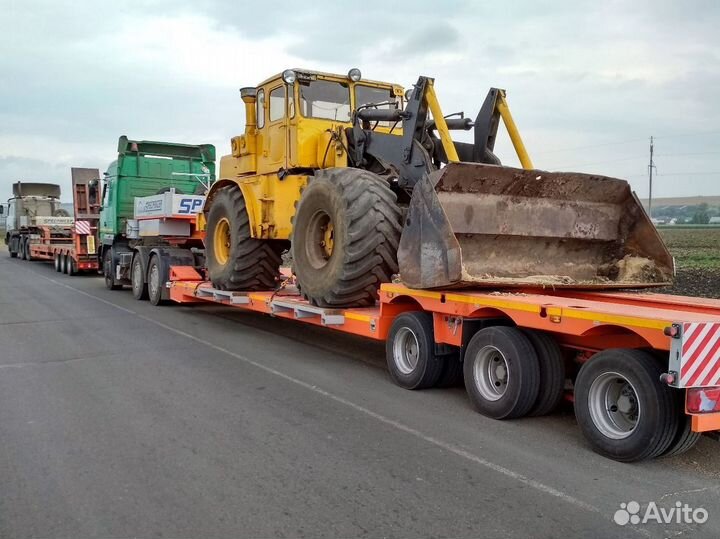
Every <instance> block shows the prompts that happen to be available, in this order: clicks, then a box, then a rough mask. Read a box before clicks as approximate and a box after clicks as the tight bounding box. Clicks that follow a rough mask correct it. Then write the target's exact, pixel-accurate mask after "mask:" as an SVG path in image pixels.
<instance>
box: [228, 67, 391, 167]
mask: <svg viewBox="0 0 720 539" xmlns="http://www.w3.org/2000/svg"><path fill="white" fill-rule="evenodd" d="M240 95H241V97H242V99H243V101H244V102H245V116H246V127H245V134H243V135H240V136H238V137H235V138H233V139H232V156H228V158H229V159H228V160H227V162H226V163H225V164H224V165H221V167H223V168H227V166H230V168H231V169H232V172H233V174H232V175H244V174H270V173H278V172H279V173H280V174H283V173H284V171H289V170H297V169H323V168H331V167H336V166H347V161H346V160H347V152H345V151H343V145H346V142H345V138H344V136H343V134H342V131H343V130H344V129H346V128H349V127H351V125H352V121H353V114H354V113H355V112H356V111H357V110H362V109H364V108H377V109H402V107H403V88H402V87H401V86H399V85H396V84H391V83H386V82H377V81H370V80H363V79H362V76H361V73H360V70H359V69H351V70H350V71H349V72H348V74H347V75H333V74H327V73H318V72H314V71H306V70H300V69H286V70H285V71H283V72H282V73H280V74H277V75H275V76H274V77H271V78H269V79H267V80H266V81H264V82H262V83H261V84H259V85H258V86H257V87H253V88H242V89H241V90H240ZM372 127H373V128H374V129H378V130H379V131H384V132H390V131H393V132H394V133H397V134H400V133H401V132H402V130H401V129H400V126H399V125H398V122H387V121H383V122H375V125H373V126H372Z"/></svg>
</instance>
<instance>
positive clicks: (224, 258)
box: [205, 185, 286, 290]
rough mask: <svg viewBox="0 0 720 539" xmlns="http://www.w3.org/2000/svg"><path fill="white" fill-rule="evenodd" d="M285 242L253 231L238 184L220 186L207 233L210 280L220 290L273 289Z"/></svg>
mask: <svg viewBox="0 0 720 539" xmlns="http://www.w3.org/2000/svg"><path fill="white" fill-rule="evenodd" d="M285 243H286V242H281V241H277V240H262V239H257V238H253V237H252V236H251V235H250V220H249V217H248V211H247V207H246V205H245V199H244V198H243V195H242V192H241V191H240V188H239V187H238V186H237V185H230V186H226V187H222V188H220V189H219V190H218V191H217V193H216V194H215V197H214V198H213V199H212V203H211V204H210V211H209V212H208V214H207V234H206V237H205V245H206V254H207V267H208V273H209V274H210V280H211V281H212V283H213V286H214V287H215V288H219V289H220V290H268V289H270V290H272V289H273V288H275V287H276V286H277V285H278V283H279V282H280V264H281V263H282V259H281V254H282V251H283V249H284V246H285Z"/></svg>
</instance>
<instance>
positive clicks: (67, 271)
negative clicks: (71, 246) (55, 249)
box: [60, 253, 70, 275]
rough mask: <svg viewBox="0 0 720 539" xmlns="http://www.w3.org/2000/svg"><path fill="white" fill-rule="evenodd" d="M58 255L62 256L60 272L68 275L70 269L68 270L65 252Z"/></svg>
mask: <svg viewBox="0 0 720 539" xmlns="http://www.w3.org/2000/svg"><path fill="white" fill-rule="evenodd" d="M60 256H62V272H63V273H64V274H65V275H70V271H69V270H70V268H69V266H68V255H67V253H64V254H62V255H60Z"/></svg>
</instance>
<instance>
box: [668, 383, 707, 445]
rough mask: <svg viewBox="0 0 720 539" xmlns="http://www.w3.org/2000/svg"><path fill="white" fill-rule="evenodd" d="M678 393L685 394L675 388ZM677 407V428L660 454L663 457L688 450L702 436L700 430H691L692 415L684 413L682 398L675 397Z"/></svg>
mask: <svg viewBox="0 0 720 539" xmlns="http://www.w3.org/2000/svg"><path fill="white" fill-rule="evenodd" d="M677 392H678V393H682V394H683V395H684V394H685V392H684V391H680V390H677ZM677 400H678V401H679V402H678V407H677V408H676V409H677V413H678V415H679V416H680V417H679V419H678V430H677V432H676V433H675V437H674V438H673V441H672V442H670V445H669V446H668V448H667V449H666V450H665V451H664V452H663V454H662V455H661V456H662V457H663V458H664V457H676V456H678V455H682V454H683V453H686V452H688V451H690V450H691V449H692V448H693V447H695V444H697V443H698V442H699V441H700V438H702V432H693V430H692V416H690V415H688V414H686V413H685V409H684V408H685V402H684V400H683V399H681V398H679V399H677Z"/></svg>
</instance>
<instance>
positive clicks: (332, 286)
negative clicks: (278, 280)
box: [292, 168, 402, 307]
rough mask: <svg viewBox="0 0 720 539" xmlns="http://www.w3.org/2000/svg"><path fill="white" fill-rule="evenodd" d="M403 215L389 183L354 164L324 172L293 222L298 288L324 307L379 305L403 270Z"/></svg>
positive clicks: (313, 183) (312, 183)
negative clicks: (380, 293) (385, 286)
mask: <svg viewBox="0 0 720 539" xmlns="http://www.w3.org/2000/svg"><path fill="white" fill-rule="evenodd" d="M401 222H402V213H401V210H400V208H399V207H398V205H397V202H396V197H395V194H394V193H393V192H392V190H391V189H390V186H389V185H388V183H387V181H385V180H384V179H382V178H380V177H379V176H377V175H376V174H373V173H372V172H368V171H366V170H360V169H353V168H335V169H329V170H327V171H324V172H323V173H321V174H319V175H318V176H316V177H315V178H313V179H312V180H311V181H310V184H309V185H308V186H307V188H306V189H305V190H304V192H303V194H302V197H301V199H300V203H299V204H298V209H297V213H296V214H295V218H294V220H293V239H292V255H293V256H292V258H293V269H294V271H295V275H296V276H297V282H298V287H299V288H300V291H301V293H302V294H303V296H304V297H305V298H307V299H308V300H309V301H310V302H311V303H312V304H314V305H318V306H320V307H366V306H370V305H374V303H375V300H376V299H377V290H378V288H379V287H380V284H381V283H386V282H389V281H390V279H391V278H392V275H393V274H394V273H397V271H398V265H397V249H398V243H399V241H400V233H401V231H402V225H401Z"/></svg>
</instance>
